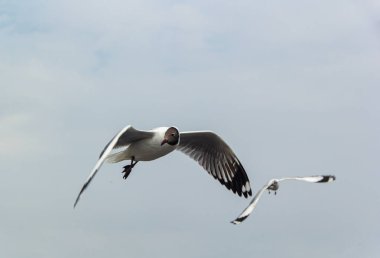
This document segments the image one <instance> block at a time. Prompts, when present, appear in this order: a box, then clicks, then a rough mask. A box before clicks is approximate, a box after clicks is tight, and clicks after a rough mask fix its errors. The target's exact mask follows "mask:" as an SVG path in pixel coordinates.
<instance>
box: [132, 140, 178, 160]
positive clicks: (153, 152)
mask: <svg viewBox="0 0 380 258" xmlns="http://www.w3.org/2000/svg"><path fill="white" fill-rule="evenodd" d="M173 150H175V146H171V145H169V144H164V145H162V146H161V143H160V142H156V141H151V140H147V141H144V140H143V141H139V142H137V143H132V144H131V145H129V147H128V148H127V149H126V151H125V152H126V156H127V157H128V159H132V157H134V159H135V160H138V161H149V160H154V159H158V158H160V157H162V156H165V155H167V154H168V153H170V152H172V151H173Z"/></svg>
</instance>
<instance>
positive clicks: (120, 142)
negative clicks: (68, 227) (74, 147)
mask: <svg viewBox="0 0 380 258" xmlns="http://www.w3.org/2000/svg"><path fill="white" fill-rule="evenodd" d="M150 137H153V132H147V131H139V130H136V129H135V128H133V127H132V126H130V125H128V126H126V127H124V128H123V129H122V130H121V131H120V132H118V133H117V134H116V135H115V136H114V137H113V138H112V139H111V141H110V142H109V143H108V144H107V145H106V147H105V148H104V149H103V151H102V152H101V154H100V156H99V159H98V161H97V162H96V164H95V167H94V168H93V170H92V171H91V173H90V175H89V176H88V178H87V180H86V182H85V183H84V185H83V186H82V189H81V190H80V192H79V194H78V197H77V199H76V200H75V203H74V208H75V206H76V205H77V203H78V201H79V199H80V196H81V195H82V193H83V191H84V190H86V188H87V186H88V185H89V184H90V182H91V180H92V179H93V178H94V177H95V175H96V173H97V172H98V170H99V169H100V167H101V166H102V164H103V163H104V161H105V159H106V158H107V156H108V155H109V154H110V152H111V151H112V150H113V149H115V148H120V147H123V146H128V145H129V144H131V143H132V142H136V141H139V140H142V139H146V138H150Z"/></svg>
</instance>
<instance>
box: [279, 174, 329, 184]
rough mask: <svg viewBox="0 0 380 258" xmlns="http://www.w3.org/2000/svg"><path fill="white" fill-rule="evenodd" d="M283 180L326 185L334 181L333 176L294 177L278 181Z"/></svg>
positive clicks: (282, 179)
mask: <svg viewBox="0 0 380 258" xmlns="http://www.w3.org/2000/svg"><path fill="white" fill-rule="evenodd" d="M285 180H298V181H304V182H309V183H328V182H332V181H334V180H335V176H332V175H322V176H295V177H284V178H281V179H278V181H279V182H281V181H285Z"/></svg>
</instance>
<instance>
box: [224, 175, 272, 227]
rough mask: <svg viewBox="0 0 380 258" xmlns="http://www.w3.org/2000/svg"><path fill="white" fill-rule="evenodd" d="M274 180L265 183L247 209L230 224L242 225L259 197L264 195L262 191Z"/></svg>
mask: <svg viewBox="0 0 380 258" xmlns="http://www.w3.org/2000/svg"><path fill="white" fill-rule="evenodd" d="M274 181H275V179H271V180H269V181H268V183H266V184H265V185H264V186H263V188H261V189H260V191H258V192H257V193H256V194H255V196H254V197H253V198H252V201H251V202H250V203H249V205H248V206H247V208H245V209H244V210H243V212H242V213H241V214H240V215H239V216H238V217H237V218H236V219H235V220H233V221H231V223H232V224H240V223H242V222H243V221H244V220H245V219H246V218H247V217H248V216H249V215H250V214H251V213H252V211H253V210H254V209H255V208H256V205H257V203H258V201H259V199H260V197H261V195H262V194H263V193H264V191H265V190H266V189H267V188H268V187H269V186H270V185H271V184H273V182H274Z"/></svg>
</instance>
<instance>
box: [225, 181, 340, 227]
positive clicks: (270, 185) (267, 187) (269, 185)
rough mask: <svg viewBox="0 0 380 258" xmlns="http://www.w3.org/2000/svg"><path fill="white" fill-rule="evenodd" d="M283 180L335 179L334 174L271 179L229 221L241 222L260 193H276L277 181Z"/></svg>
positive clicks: (250, 210) (257, 199)
mask: <svg viewBox="0 0 380 258" xmlns="http://www.w3.org/2000/svg"><path fill="white" fill-rule="evenodd" d="M285 180H298V181H305V182H309V183H328V182H332V181H334V180H335V176H331V175H328V176H305V177H285V178H280V179H271V180H269V181H268V183H266V184H265V185H264V187H263V188H261V190H260V191H258V192H257V193H256V195H255V196H254V197H253V199H252V201H251V202H250V203H249V205H248V207H247V208H245V210H244V211H243V212H242V213H241V214H240V215H239V216H238V217H237V218H236V219H235V220H234V221H231V223H233V224H240V223H241V222H243V221H244V220H245V219H246V218H247V217H248V216H249V215H250V214H251V213H252V211H253V210H254V209H255V208H256V204H257V202H258V201H259V199H260V197H261V195H262V194H263V192H264V191H265V190H268V192H269V193H270V191H274V193H275V194H276V193H277V190H278V188H279V187H280V185H279V183H280V182H281V181H285Z"/></svg>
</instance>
